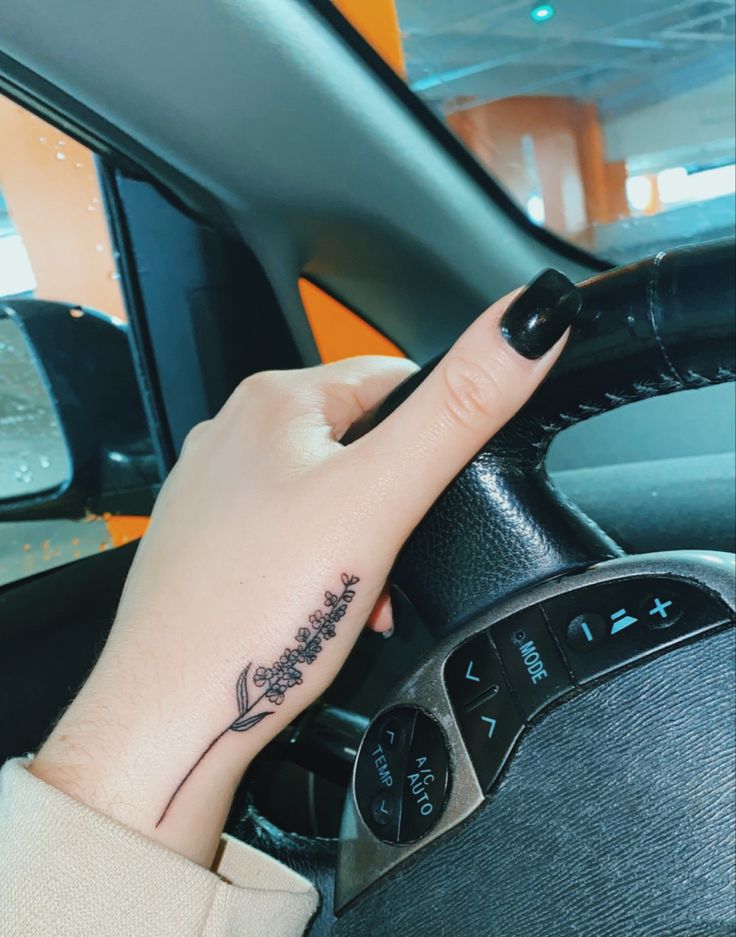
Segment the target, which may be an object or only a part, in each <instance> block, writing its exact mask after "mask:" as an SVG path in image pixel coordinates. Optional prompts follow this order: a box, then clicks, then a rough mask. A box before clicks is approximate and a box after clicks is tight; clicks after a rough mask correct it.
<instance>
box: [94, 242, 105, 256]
mask: <svg viewBox="0 0 736 937" xmlns="http://www.w3.org/2000/svg"><path fill="white" fill-rule="evenodd" d="M104 249H105V248H104V247H103V246H102V244H95V250H96V251H97V253H98V254H101V253H102V252H103V251H104Z"/></svg>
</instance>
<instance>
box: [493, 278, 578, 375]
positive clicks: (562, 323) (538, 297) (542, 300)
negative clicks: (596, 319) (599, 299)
mask: <svg viewBox="0 0 736 937" xmlns="http://www.w3.org/2000/svg"><path fill="white" fill-rule="evenodd" d="M581 306H582V296H581V295H580V290H579V289H578V288H577V287H576V286H575V284H574V283H573V282H572V281H571V280H568V278H567V277H566V276H565V275H564V274H562V273H560V272H559V270H545V271H543V272H542V273H540V274H539V276H537V277H535V278H534V279H533V280H532V281H531V283H529V285H528V286H527V287H526V289H525V290H524V292H523V293H521V294H520V295H519V296H518V297H517V298H516V299H515V300H514V302H513V303H512V304H511V305H510V306H509V308H508V309H507V310H506V312H505V313H504V315H503V318H502V319H501V334H502V335H503V337H504V338H505V339H506V341H507V342H508V343H509V345H511V347H512V348H513V349H514V351H518V353H519V354H520V355H523V356H524V357H525V358H531V359H534V358H541V357H542V355H543V354H544V353H545V352H546V351H549V349H550V348H551V347H552V346H553V345H554V344H555V342H556V341H557V340H558V339H559V338H561V336H562V335H563V333H564V331H565V329H567V328H568V326H570V325H572V324H573V322H574V321H575V320H576V319H577V317H578V313H579V312H580V308H581Z"/></svg>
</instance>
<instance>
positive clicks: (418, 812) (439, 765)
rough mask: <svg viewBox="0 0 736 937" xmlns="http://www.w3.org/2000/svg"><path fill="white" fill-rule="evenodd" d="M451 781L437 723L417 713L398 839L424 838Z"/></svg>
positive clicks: (405, 776) (445, 745)
mask: <svg viewBox="0 0 736 937" xmlns="http://www.w3.org/2000/svg"><path fill="white" fill-rule="evenodd" d="M449 781H450V756H449V753H448V751H447V744H446V743H445V737H444V735H443V733H442V730H441V729H440V727H439V726H438V724H437V723H436V722H435V721H434V719H431V718H430V717H429V716H427V715H426V714H425V713H423V712H418V713H417V718H416V722H415V724H414V735H413V737H412V740H411V746H410V749H409V757H408V759H407V762H406V770H405V772H404V787H403V794H402V798H401V823H400V828H399V842H400V843H409V842H413V841H414V840H417V839H421V838H422V836H424V835H425V834H426V833H427V832H428V831H429V830H430V829H431V828H432V827H433V826H434V825H435V823H436V822H437V821H438V820H439V818H440V817H441V816H442V812H443V810H444V806H445V800H446V797H447V789H448V787H449Z"/></svg>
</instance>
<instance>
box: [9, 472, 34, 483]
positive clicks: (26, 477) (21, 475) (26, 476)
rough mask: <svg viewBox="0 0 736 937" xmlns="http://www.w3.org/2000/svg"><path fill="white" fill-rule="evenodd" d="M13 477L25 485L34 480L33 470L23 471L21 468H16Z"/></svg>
mask: <svg viewBox="0 0 736 937" xmlns="http://www.w3.org/2000/svg"><path fill="white" fill-rule="evenodd" d="M13 477H14V478H15V480H16V481H17V482H21V483H22V484H24V485H28V484H30V483H31V482H32V481H33V475H32V474H31V472H28V471H25V472H22V471H21V470H20V469H17V470H16V472H15V473H14V476H13Z"/></svg>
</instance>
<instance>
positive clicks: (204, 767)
mask: <svg viewBox="0 0 736 937" xmlns="http://www.w3.org/2000/svg"><path fill="white" fill-rule="evenodd" d="M112 676H114V679H111V677H112ZM138 676H140V675H138ZM156 686H157V687H158V690H157V692H153V691H152V690H151V691H150V692H149V691H148V690H147V688H146V687H144V686H142V685H141V682H140V679H133V678H132V677H131V676H130V675H129V674H128V675H127V676H126V674H125V673H124V671H123V670H122V668H121V669H118V670H117V671H116V672H115V673H114V674H113V673H112V671H108V669H107V666H106V662H105V660H101V661H100V665H99V666H98V668H96V669H95V671H94V672H93V674H92V675H91V676H90V679H89V680H88V682H87V684H86V685H85V686H84V687H83V689H82V691H81V692H80V694H79V695H78V697H77V698H76V699H75V700H74V702H73V703H72V704H71V706H70V707H69V709H68V710H67V711H66V713H65V714H64V716H63V717H62V719H61V720H60V721H59V723H58V724H57V726H56V727H55V729H54V730H53V732H52V733H51V735H50V736H49V738H48V739H47V741H46V742H45V743H44V745H43V746H42V747H41V749H40V750H39V752H38V754H37V755H36V757H35V759H34V761H33V762H32V764H31V766H30V768H29V770H30V771H31V772H32V773H33V774H34V775H36V776H37V777H39V778H40V779H41V780H43V781H45V782H46V783H48V784H51V785H52V786H54V787H56V788H58V789H59V790H62V791H63V792H64V793H66V794H68V795H69V796H71V797H74V798H75V799H76V800H78V801H80V802H82V803H84V804H86V805H87V806H89V807H92V808H93V809H94V810H97V811H98V812H100V813H103V814H105V815H107V816H109V817H111V818H112V819H114V820H116V821H117V822H119V823H121V824H123V825H125V826H127V827H130V828H132V829H135V830H137V831H138V832H140V833H142V834H143V835H145V836H147V837H149V838H150V839H153V840H155V841H157V842H160V843H161V844H162V845H164V846H167V847H168V848H170V849H173V850H175V851H176V852H179V853H180V854H182V855H184V856H186V857H187V858H190V859H192V860H193V861H195V862H198V863H199V864H201V865H204V866H205V867H209V865H210V864H211V862H212V859H213V858H214V854H215V851H216V849H217V844H218V842H219V839H220V835H221V832H222V828H223V826H224V823H225V820H226V818H227V814H228V811H229V808H230V805H231V802H232V798H233V796H234V793H235V790H236V789H237V786H238V783H239V782H240V779H241V778H242V776H243V774H244V772H245V770H246V769H247V767H248V765H249V763H250V761H251V760H252V758H253V757H254V756H255V754H256V753H257V752H258V750H259V749H260V748H261V747H262V745H263V740H262V739H261V738H260V733H253V734H251V737H250V738H248V739H244V738H243V737H242V736H239V735H238V734H236V733H233V732H228V728H229V725H228V718H229V714H227V713H223V711H222V706H221V705H218V697H220V696H221V694H220V693H219V692H217V693H213V694H212V701H211V702H210V703H208V701H207V699H205V698H203V699H201V700H199V701H197V702H195V703H194V704H193V703H192V699H191V694H190V695H189V696H188V697H187V698H186V699H184V698H183V697H182V695H181V694H179V693H177V692H176V691H175V688H173V687H169V688H168V689H167V688H165V687H163V686H162V684H161V682H160V681H157V683H156ZM119 687H126V688H127V689H126V690H125V691H124V692H120V690H119ZM228 736H230V737H228ZM244 743H245V744H244ZM205 751H207V752H208V754H207V757H206V758H201V756H202V755H203V753H204V752H205ZM198 758H200V761H201V763H197V768H196V771H191V776H190V777H189V778H188V779H187V783H186V785H184V786H183V787H182V789H181V790H180V791H179V794H178V796H177V798H176V803H175V804H172V805H171V807H170V809H169V810H168V812H167V815H166V822H165V823H159V820H160V819H161V817H162V815H163V813H164V811H165V810H166V807H167V805H168V804H169V801H170V800H171V798H172V795H173V793H174V792H175V791H176V789H177V785H179V784H180V783H181V782H182V780H183V779H184V778H185V777H186V776H187V773H188V772H189V771H190V769H192V767H193V765H194V764H195V763H196V762H197V759H198Z"/></svg>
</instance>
